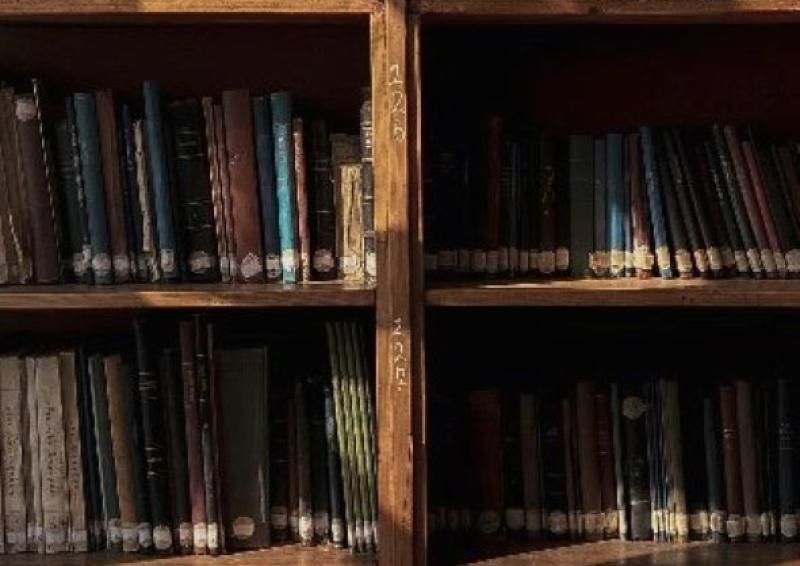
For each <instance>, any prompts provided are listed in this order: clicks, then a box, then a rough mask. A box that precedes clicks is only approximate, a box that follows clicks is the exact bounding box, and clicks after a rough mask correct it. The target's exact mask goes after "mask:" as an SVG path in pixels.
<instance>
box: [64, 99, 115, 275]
mask: <svg viewBox="0 0 800 566" xmlns="http://www.w3.org/2000/svg"><path fill="white" fill-rule="evenodd" d="M73 100H74V104H75V122H76V125H77V128H78V141H79V144H80V157H81V169H82V176H83V181H84V188H85V192H86V208H87V212H88V219H89V221H88V225H89V234H90V237H91V248H92V250H91V251H92V254H91V255H92V260H91V266H92V275H93V280H94V282H95V283H96V284H98V285H105V284H109V283H112V282H113V278H114V274H113V270H112V265H111V243H110V237H109V229H108V220H107V218H106V204H105V191H104V189H103V172H102V158H101V154H100V134H99V130H98V124H97V114H96V112H95V103H94V97H93V96H92V95H91V94H89V93H76V94H75V95H74V97H73Z"/></svg>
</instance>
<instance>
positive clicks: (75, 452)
mask: <svg viewBox="0 0 800 566" xmlns="http://www.w3.org/2000/svg"><path fill="white" fill-rule="evenodd" d="M58 363H59V373H60V376H61V399H62V403H63V415H64V443H65V447H66V465H67V498H68V501H69V516H68V520H67V525H68V532H67V550H69V551H71V552H86V551H87V550H88V541H89V533H88V530H87V528H86V497H85V495H84V476H83V454H82V452H83V450H85V449H86V448H84V447H83V446H81V430H80V427H81V423H80V409H79V406H78V379H77V375H76V371H75V370H76V360H75V353H74V352H70V351H66V352H59V354H58ZM2 367H3V366H2V361H0V379H2V373H1V372H2V371H3V369H2ZM2 397H3V391H2V389H0V400H2ZM0 432H2V429H0ZM0 448H1V447H0ZM4 468H5V466H4Z"/></svg>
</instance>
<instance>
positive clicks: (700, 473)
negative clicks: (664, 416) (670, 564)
mask: <svg viewBox="0 0 800 566" xmlns="http://www.w3.org/2000/svg"><path fill="white" fill-rule="evenodd" d="M703 385H704V384H703ZM701 387H702V386H701V384H698V383H696V382H691V383H686V384H685V385H684V384H683V383H682V384H681V398H680V405H681V406H680V409H681V431H680V433H681V443H682V447H683V450H684V458H683V461H684V470H683V471H684V478H685V479H686V481H685V482H684V485H685V486H686V507H687V512H688V513H689V538H690V539H691V540H707V539H708V538H709V535H710V534H711V531H710V524H709V514H708V485H707V478H708V473H707V471H706V461H705V443H704V439H703V434H701V431H703V426H704V424H703V389H702V388H701ZM696 478H699V479H701V480H702V481H696Z"/></svg>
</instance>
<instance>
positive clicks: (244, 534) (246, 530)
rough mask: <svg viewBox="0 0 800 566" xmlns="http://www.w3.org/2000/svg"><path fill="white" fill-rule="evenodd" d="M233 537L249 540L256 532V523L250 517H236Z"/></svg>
mask: <svg viewBox="0 0 800 566" xmlns="http://www.w3.org/2000/svg"><path fill="white" fill-rule="evenodd" d="M232 527H233V538H235V539H239V540H247V539H249V538H250V537H251V536H253V534H254V533H255V532H256V523H255V521H253V519H252V518H250V517H244V516H241V517H236V519H234V520H233V525H232Z"/></svg>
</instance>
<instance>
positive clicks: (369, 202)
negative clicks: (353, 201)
mask: <svg viewBox="0 0 800 566" xmlns="http://www.w3.org/2000/svg"><path fill="white" fill-rule="evenodd" d="M360 114H361V164H362V175H363V178H364V198H363V201H362V203H361V207H362V213H361V216H362V219H363V228H364V278H365V280H366V281H367V282H368V283H373V282H375V280H376V279H377V276H378V262H377V256H376V253H377V252H376V245H375V170H374V165H373V155H374V150H373V141H372V140H373V133H372V123H373V119H372V89H370V88H364V89H363V90H362V102H361V112H360Z"/></svg>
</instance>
